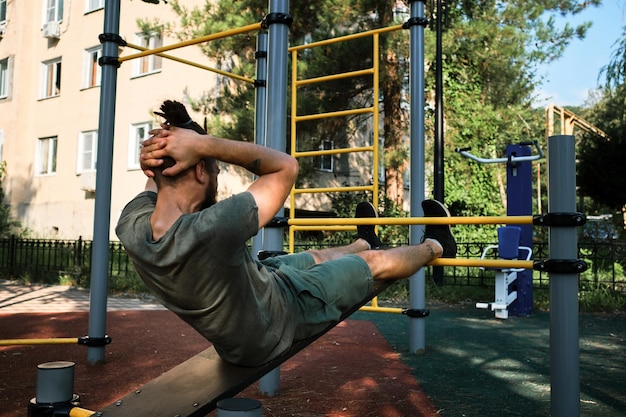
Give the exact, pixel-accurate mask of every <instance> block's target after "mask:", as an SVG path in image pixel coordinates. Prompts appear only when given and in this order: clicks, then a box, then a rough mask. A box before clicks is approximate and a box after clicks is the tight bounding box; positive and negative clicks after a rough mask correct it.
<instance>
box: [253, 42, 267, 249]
mask: <svg viewBox="0 0 626 417" xmlns="http://www.w3.org/2000/svg"><path fill="white" fill-rule="evenodd" d="M256 42H257V43H256V91H255V106H254V143H256V144H257V145H263V146H265V129H266V124H265V122H266V119H267V107H266V106H267V33H265V32H261V33H259V34H258V35H257V39H256ZM263 235H264V230H263V229H261V230H259V232H258V233H257V234H256V236H254V237H253V238H252V255H253V256H255V257H256V255H257V253H258V252H259V251H260V250H261V249H263Z"/></svg>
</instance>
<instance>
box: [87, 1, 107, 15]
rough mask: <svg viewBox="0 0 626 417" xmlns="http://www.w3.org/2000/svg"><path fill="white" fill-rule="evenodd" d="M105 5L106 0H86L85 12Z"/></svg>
mask: <svg viewBox="0 0 626 417" xmlns="http://www.w3.org/2000/svg"><path fill="white" fill-rule="evenodd" d="M103 7H104V0H85V13H89V12H93V11H95V10H98V9H102V8H103Z"/></svg>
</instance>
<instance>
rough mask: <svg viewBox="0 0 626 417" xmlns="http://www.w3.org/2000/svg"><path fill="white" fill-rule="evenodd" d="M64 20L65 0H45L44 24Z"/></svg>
mask: <svg viewBox="0 0 626 417" xmlns="http://www.w3.org/2000/svg"><path fill="white" fill-rule="evenodd" d="M61 21H63V0H43V24H44V25H45V24H46V23H50V22H61Z"/></svg>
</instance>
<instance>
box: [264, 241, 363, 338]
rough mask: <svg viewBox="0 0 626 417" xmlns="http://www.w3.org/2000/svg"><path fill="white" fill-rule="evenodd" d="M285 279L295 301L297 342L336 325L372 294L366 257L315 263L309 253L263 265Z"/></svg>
mask: <svg viewBox="0 0 626 417" xmlns="http://www.w3.org/2000/svg"><path fill="white" fill-rule="evenodd" d="M262 263H263V264H265V265H266V266H269V267H270V268H275V269H276V270H277V271H276V272H277V274H278V275H279V276H280V277H281V278H283V279H282V282H283V285H284V288H285V291H286V293H288V294H290V295H291V297H292V300H293V302H294V310H295V311H294V315H295V318H296V320H297V327H296V334H295V340H300V339H304V338H307V337H309V336H312V335H314V334H316V333H319V332H320V331H322V330H324V328H326V327H327V326H328V325H329V324H330V323H333V322H337V321H338V320H339V318H340V317H341V315H342V314H343V313H344V312H346V311H347V310H349V309H350V308H352V307H353V306H355V305H356V304H358V303H360V302H361V301H363V299H364V298H365V297H366V296H367V295H368V294H369V293H370V292H371V291H372V287H373V279H372V272H371V271H370V268H369V266H368V265H367V263H366V262H365V260H364V259H363V258H361V257H360V256H357V255H346V256H342V257H341V258H338V259H335V260H332V261H328V262H324V263H321V264H317V265H316V264H315V262H314V260H313V257H312V256H311V255H310V254H309V253H307V252H301V253H297V254H294V255H284V256H277V257H274V258H268V259H266V260H264V261H263V262H262Z"/></svg>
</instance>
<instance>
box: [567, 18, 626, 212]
mask: <svg viewBox="0 0 626 417" xmlns="http://www.w3.org/2000/svg"><path fill="white" fill-rule="evenodd" d="M624 68H626V28H624V32H623V33H622V35H621V37H620V39H618V40H617V41H616V42H615V50H614V52H613V55H612V57H611V61H610V62H609V63H608V64H607V65H606V66H605V67H604V68H603V70H602V71H601V74H600V77H604V82H603V85H602V88H601V91H600V94H599V96H597V97H596V100H595V102H593V103H591V105H590V106H589V108H588V109H586V111H585V118H586V119H587V120H589V121H590V122H592V123H593V124H594V125H596V126H597V127H599V128H600V129H602V130H603V131H604V132H606V133H607V134H608V135H609V136H610V138H611V139H610V140H607V139H606V138H603V137H600V136H596V135H591V134H587V135H583V137H582V140H581V141H580V144H579V148H578V159H579V164H578V173H577V174H578V175H577V184H578V185H579V187H580V189H581V192H582V193H583V194H584V195H585V196H587V197H591V198H592V199H593V200H594V202H595V204H596V205H598V206H605V207H608V208H610V209H614V210H621V209H623V208H624V206H625V205H626V164H625V163H624V161H625V160H626V159H625V158H626V107H625V106H624V103H625V102H626V71H625V70H624Z"/></svg>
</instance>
